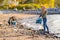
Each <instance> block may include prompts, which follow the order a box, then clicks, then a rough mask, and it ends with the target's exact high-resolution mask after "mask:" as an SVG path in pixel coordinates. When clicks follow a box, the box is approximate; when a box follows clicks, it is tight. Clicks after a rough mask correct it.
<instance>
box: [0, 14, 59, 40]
mask: <svg viewBox="0 0 60 40" xmlns="http://www.w3.org/2000/svg"><path fill="white" fill-rule="evenodd" d="M11 16H15V17H16V18H17V19H18V20H19V19H23V18H28V17H33V16H36V15H31V14H0V24H1V25H0V40H60V39H59V38H51V37H49V36H48V37H47V36H46V35H35V36H34V37H33V36H31V34H29V33H31V31H30V30H25V29H15V28H13V27H10V26H8V25H7V21H8V19H9V17H11Z"/></svg>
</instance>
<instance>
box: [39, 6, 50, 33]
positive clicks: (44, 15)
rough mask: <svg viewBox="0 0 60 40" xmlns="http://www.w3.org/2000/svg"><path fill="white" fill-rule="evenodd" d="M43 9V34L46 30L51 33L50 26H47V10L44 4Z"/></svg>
mask: <svg viewBox="0 0 60 40" xmlns="http://www.w3.org/2000/svg"><path fill="white" fill-rule="evenodd" d="M41 9H42V11H41V14H40V16H39V17H42V19H43V28H44V30H43V34H45V33H46V30H47V32H48V33H49V28H48V26H47V10H46V8H45V7H44V6H42V7H41Z"/></svg>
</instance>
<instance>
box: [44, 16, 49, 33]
mask: <svg viewBox="0 0 60 40" xmlns="http://www.w3.org/2000/svg"><path fill="white" fill-rule="evenodd" d="M46 22H47V18H46V17H45V18H43V27H44V33H45V32H46V29H47V31H48V32H49V28H48V26H47V24H46Z"/></svg>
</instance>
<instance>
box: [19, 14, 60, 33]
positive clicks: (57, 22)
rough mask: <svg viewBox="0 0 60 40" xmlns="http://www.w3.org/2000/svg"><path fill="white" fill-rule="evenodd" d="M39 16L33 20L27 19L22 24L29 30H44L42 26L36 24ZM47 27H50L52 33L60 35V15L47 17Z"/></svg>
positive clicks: (32, 18)
mask: <svg viewBox="0 0 60 40" xmlns="http://www.w3.org/2000/svg"><path fill="white" fill-rule="evenodd" d="M37 18H38V16H34V17H31V18H26V19H23V20H20V21H21V23H22V24H23V25H24V26H26V27H27V28H32V29H33V30H39V29H43V26H42V24H43V23H42V24H36V19H37ZM47 19H48V20H47V25H48V27H49V31H50V33H60V15H55V14H54V15H48V16H47Z"/></svg>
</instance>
